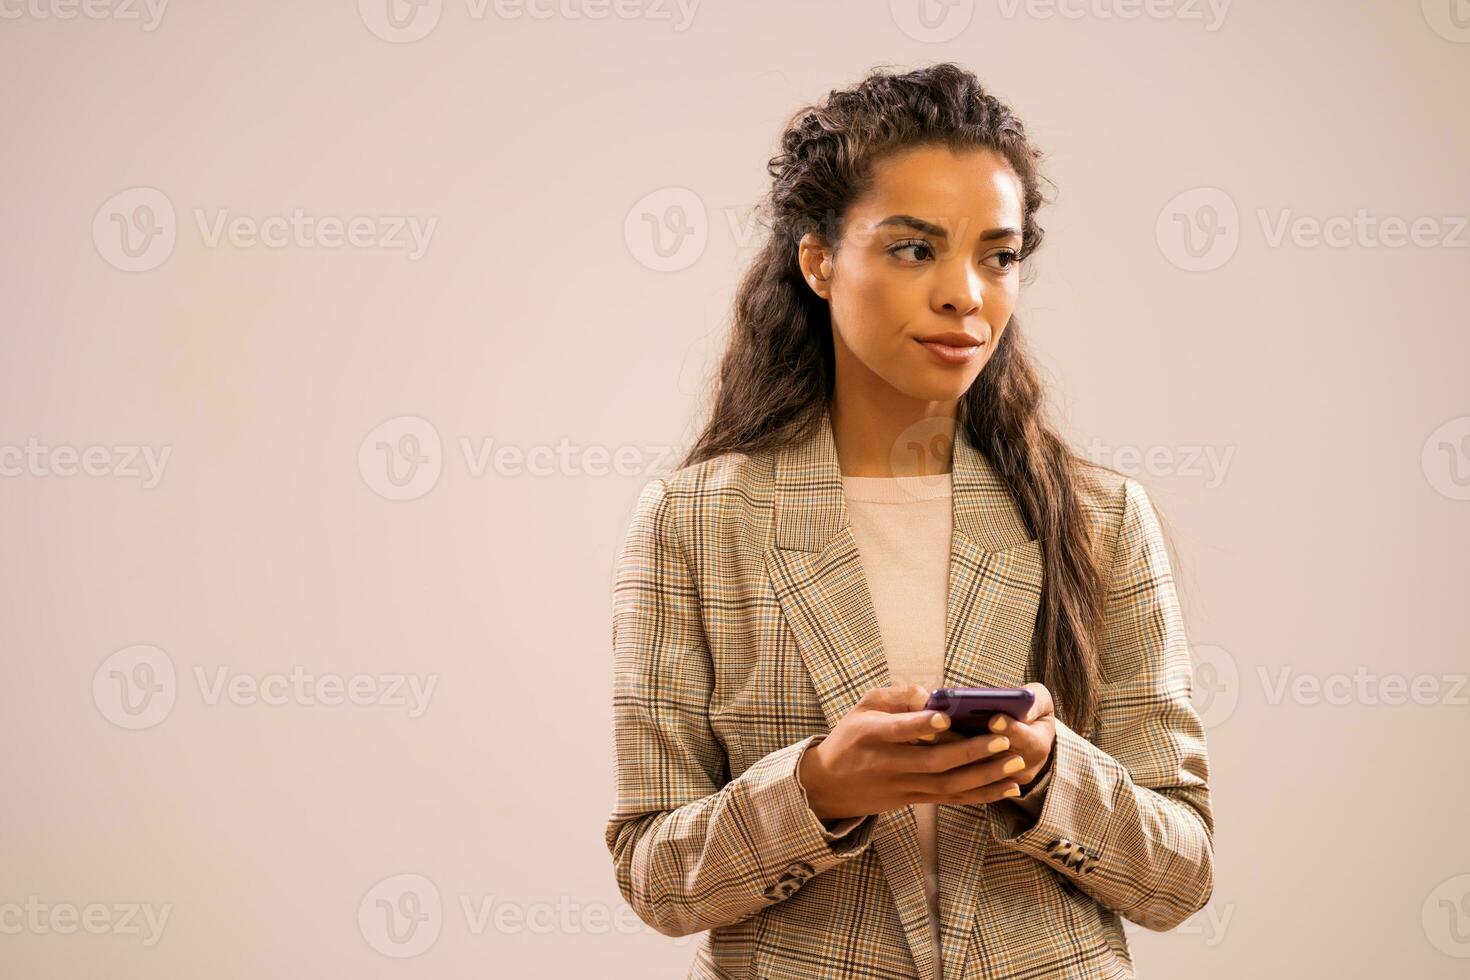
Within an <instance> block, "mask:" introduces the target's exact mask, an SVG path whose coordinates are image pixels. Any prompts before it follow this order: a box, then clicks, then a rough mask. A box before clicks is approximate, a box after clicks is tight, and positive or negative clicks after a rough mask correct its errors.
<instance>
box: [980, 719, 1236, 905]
mask: <svg viewBox="0 0 1470 980" xmlns="http://www.w3.org/2000/svg"><path fill="white" fill-rule="evenodd" d="M1176 734H1177V733H1176ZM1053 753H1054V761H1053V763H1052V769H1051V772H1050V778H1049V784H1048V786H1047V788H1046V791H1045V798H1044V801H1043V802H1042V805H1041V807H1040V812H1039V813H1038V814H1037V815H1036V816H1034V817H1033V816H1031V815H1030V814H1028V813H1025V812H1024V811H1019V810H1016V809H1007V810H998V811H996V813H995V815H994V819H995V821H996V826H997V832H996V836H997V839H998V841H999V842H1000V843H1001V844H1002V845H1004V846H1007V847H1011V848H1013V849H1015V850H1018V851H1021V852H1023V853H1026V854H1030V855H1031V856H1033V857H1035V858H1036V859H1037V860H1040V861H1043V862H1044V863H1046V864H1047V865H1048V866H1049V867H1050V868H1052V869H1053V870H1054V871H1056V872H1057V873H1058V874H1061V875H1063V876H1064V877H1066V878H1067V879H1069V880H1070V881H1071V882H1072V883H1073V884H1074V885H1076V886H1077V887H1078V888H1079V889H1081V890H1082V891H1085V892H1087V893H1088V894H1089V895H1092V896H1093V897H1094V898H1095V899H1097V900H1098V901H1099V902H1100V903H1102V904H1103V905H1105V906H1106V907H1107V908H1109V909H1111V910H1113V911H1114V912H1116V913H1118V914H1119V915H1122V916H1124V917H1125V918H1127V919H1129V920H1131V921H1133V922H1135V923H1137V924H1139V925H1141V926H1144V927H1145V928H1148V929H1153V930H1156V931H1163V930H1166V929H1171V928H1173V927H1174V926H1176V925H1178V924H1179V923H1180V922H1182V921H1184V920H1185V919H1186V918H1188V917H1189V916H1190V915H1192V914H1193V913H1194V912H1195V911H1197V910H1198V909H1200V908H1202V907H1203V906H1204V905H1205V903H1206V902H1208V901H1209V898H1210V894H1211V892H1212V891H1213V889H1214V851H1213V839H1212V838H1213V829H1214V826H1213V821H1212V817H1211V815H1210V806H1209V791H1208V789H1207V787H1206V785H1205V781H1204V774H1203V772H1201V771H1191V770H1190V769H1189V767H1188V764H1186V767H1185V768H1184V769H1183V770H1181V772H1180V773H1179V774H1178V775H1179V776H1182V777H1183V778H1176V779H1175V782H1174V784H1173V785H1169V786H1154V787H1148V786H1144V785H1140V784H1139V783H1138V782H1135V780H1134V778H1133V776H1132V775H1131V774H1130V772H1129V770H1128V768H1127V767H1126V766H1124V765H1123V763H1121V762H1119V761H1118V760H1117V759H1115V758H1114V757H1113V756H1111V755H1109V754H1108V753H1107V752H1105V751H1104V750H1102V749H1100V748H1099V747H1098V746H1096V745H1094V744H1093V743H1092V742H1090V741H1088V740H1087V739H1085V738H1083V737H1082V736H1081V735H1079V734H1077V733H1076V732H1074V731H1072V729H1071V728H1069V727H1067V726H1066V725H1065V724H1064V723H1062V722H1061V721H1060V720H1058V722H1057V740H1056V744H1055V746H1054V747H1053ZM1188 757H1189V758H1195V759H1202V756H1199V755H1193V754H1191V755H1189V756H1188Z"/></svg>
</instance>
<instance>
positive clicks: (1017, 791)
mask: <svg viewBox="0 0 1470 980" xmlns="http://www.w3.org/2000/svg"><path fill="white" fill-rule="evenodd" d="M1000 795H1001V796H1020V795H1021V787H1019V786H1009V787H1007V788H1006V791H1005V792H1004V793H1002V794H1000Z"/></svg>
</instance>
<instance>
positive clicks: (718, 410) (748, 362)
mask: <svg viewBox="0 0 1470 980" xmlns="http://www.w3.org/2000/svg"><path fill="white" fill-rule="evenodd" d="M920 145H934V146H943V147H948V148H950V149H953V150H956V151H960V150H969V149H978V148H988V149H991V150H994V151H996V152H998V153H1000V154H1001V155H1002V156H1003V157H1004V158H1005V159H1006V160H1007V161H1009V163H1010V165H1011V167H1012V168H1014V170H1015V172H1016V175H1017V176H1018V177H1019V178H1020V182H1021V187H1022V190H1023V193H1024V221H1023V227H1022V246H1021V249H1020V252H1019V253H1018V258H1019V259H1020V260H1024V259H1025V258H1026V257H1027V256H1029V255H1030V254H1032V253H1033V252H1034V251H1035V250H1036V249H1037V247H1039V246H1040V245H1041V241H1042V236H1043V233H1042V229H1041V227H1040V226H1039V225H1038V224H1037V223H1036V211H1037V209H1038V208H1039V207H1040V206H1041V204H1042V203H1043V201H1044V199H1043V196H1042V193H1041V189H1040V183H1041V181H1042V180H1044V179H1045V178H1043V177H1041V176H1040V174H1039V173H1038V170H1037V165H1038V163H1039V161H1040V159H1041V157H1042V154H1041V152H1040V151H1039V150H1038V149H1036V148H1035V147H1034V146H1032V145H1031V142H1030V141H1029V140H1028V139H1027V137H1026V132H1025V129H1024V127H1023V126H1022V124H1021V121H1020V120H1019V119H1018V118H1016V116H1015V115H1014V114H1013V113H1012V112H1011V110H1010V109H1009V108H1008V107H1007V106H1006V105H1004V104H1003V103H1001V102H1000V101H999V100H998V99H996V98H995V97H994V96H993V95H990V94H989V93H987V92H986V91H985V90H984V88H983V87H982V86H981V84H980V82H979V80H978V79H977V78H976V77H975V76H974V75H973V74H972V73H970V72H969V71H966V70H965V69H963V68H961V67H959V66H957V65H955V64H952V63H944V64H938V65H933V66H930V67H926V68H920V69H917V70H914V71H910V72H907V73H904V74H896V73H892V72H889V71H887V70H883V69H879V70H875V71H873V72H872V73H871V74H869V75H868V77H866V78H865V79H863V80H862V81H861V82H859V83H858V84H857V85H855V86H853V87H851V88H848V89H843V90H834V91H832V92H830V93H828V95H827V97H826V98H825V99H823V100H822V101H821V102H820V103H818V104H816V105H811V106H807V107H805V108H803V109H801V110H799V111H797V112H796V113H795V114H794V115H793V116H792V117H791V118H790V120H789V122H788V123H787V125H786V128H785V130H784V132H783V133H782V134H781V152H780V153H778V154H777V155H776V156H774V157H772V158H770V160H769V161H768V163H767V171H768V172H769V174H770V176H771V181H772V183H771V188H770V191H769V194H768V195H767V196H766V197H765V198H764V199H763V200H762V201H761V204H760V208H759V216H760V218H761V220H762V224H763V225H764V226H766V227H767V228H768V229H769V232H770V233H769V234H768V235H767V236H766V238H765V240H764V243H763V244H762V246H761V248H760V251H759V252H758V254H757V255H756V257H755V259H754V261H753V262H752V264H751V266H750V267H749V269H748V270H747V271H746V273H745V274H744V276H743V278H742V279H741V282H740V284H739V287H738V288H737V290H736V294H735V301H734V311H733V324H732V329H731V336H730V340H729V344H728V346H727V348H726V350H725V353H724V355H723V357H722V359H721V361H720V366H719V374H718V379H717V381H716V384H715V386H714V389H713V393H712V395H713V397H712V408H711V411H710V417H709V421H708V422H707V423H706V425H705V427H704V429H703V431H702V433H701V434H700V436H699V437H698V439H697V440H696V441H695V443H694V444H693V446H692V447H691V448H690V449H689V451H688V453H687V454H686V455H685V457H684V460H683V461H682V463H681V464H680V465H681V466H686V465H690V464H693V463H698V462H700V461H702V460H706V459H711V458H714V457H716V456H719V455H722V454H724V453H727V452H732V451H734V452H744V453H755V452H760V451H763V450H768V449H775V448H778V447H780V446H783V445H785V444H787V443H790V442H793V441H796V440H800V439H803V438H805V437H807V436H808V435H810V434H811V432H812V427H813V426H814V425H816V424H818V423H819V421H820V419H821V417H822V415H823V414H824V413H825V412H826V411H827V410H828V406H829V404H830V401H831V398H832V395H833V390H834V382H835V361H834V356H833V349H832V345H833V339H832V322H831V315H830V309H829V307H828V304H827V301H826V300H824V299H823V298H821V297H820V296H818V295H817V294H816V293H815V292H814V291H813V290H812V289H811V288H809V287H808V285H807V284H806V282H805V280H804V278H803V275H802V270H801V267H800V265H799V263H798V259H797V255H798V251H797V243H798V242H799V241H800V240H801V238H802V236H803V235H804V234H805V233H806V232H807V231H808V230H815V231H816V232H818V233H819V234H820V235H821V236H822V237H823V239H824V241H825V242H827V243H830V244H831V245H832V246H833V247H834V248H836V247H839V245H840V237H841V229H842V220H843V217H844V215H845V214H846V213H847V211H848V208H849V206H850V205H851V204H852V203H853V202H854V201H855V200H857V199H858V198H859V197H860V196H861V195H862V194H863V193H864V192H865V191H866V190H868V189H869V188H870V187H871V186H872V185H871V182H872V175H873V165H874V163H875V162H876V161H878V160H879V159H881V158H882V157H884V156H885V155H887V154H890V153H893V152H896V151H899V150H903V149H907V148H910V147H914V146H920ZM1018 327H1019V325H1018V323H1017V322H1016V318H1015V317H1012V318H1011V321H1010V323H1009V324H1008V325H1007V328H1006V329H1005V331H1004V332H1003V333H1002V335H1001V339H1000V343H999V344H998V345H997V346H996V349H995V351H994V353H993V354H992V355H991V358H990V361H989V362H988V363H987V364H986V366H985V368H984V370H983V371H981V373H980V375H979V376H978V377H977V378H976V379H975V382H974V383H973V384H972V385H971V386H970V388H969V389H968V390H967V391H966V392H965V394H964V395H963V396H962V397H961V398H960V400H959V405H958V408H957V410H956V425H957V426H963V427H964V429H965V431H966V433H967V434H968V435H969V437H970V440H971V442H972V443H973V444H974V445H975V446H976V447H978V448H979V450H980V451H981V452H982V453H983V454H984V455H985V458H986V459H987V460H988V461H989V462H990V464H991V465H992V466H993V467H994V468H995V469H996V471H997V472H998V473H999V474H1000V476H1001V477H1002V478H1003V479H1004V480H1005V482H1006V485H1007V487H1008V489H1009V490H1010V492H1011V494H1012V495H1013V497H1014V498H1015V500H1016V503H1017V505H1018V507H1019V509H1020V512H1021V515H1022V516H1023V518H1024V519H1025V521H1026V524H1027V527H1028V528H1029V530H1030V531H1031V533H1032V534H1033V535H1034V536H1035V538H1036V539H1037V540H1038V541H1039V543H1040V551H1041V555H1042V560H1043V562H1044V575H1045V580H1044V582H1045V584H1044V588H1043V592H1042V597H1041V602H1040V608H1039V609H1038V612H1037V624H1036V626H1037V628H1036V633H1035V640H1034V644H1033V649H1032V658H1033V673H1034V675H1035V676H1036V677H1037V678H1038V679H1039V680H1040V681H1041V682H1042V683H1043V684H1045V685H1046V687H1047V689H1048V690H1050V691H1051V692H1052V694H1053V697H1054V699H1055V701H1056V709H1057V715H1058V717H1060V718H1061V719H1062V720H1063V721H1065V722H1066V723H1067V724H1068V725H1069V726H1071V727H1072V728H1073V729H1074V730H1076V731H1079V732H1083V733H1088V732H1090V731H1091V730H1092V728H1093V726H1094V724H1095V722H1096V720H1097V701H1098V692H1097V689H1098V685H1099V679H1100V668H1099V663H1098V652H1097V637H1098V636H1099V635H1100V634H1099V632H1098V631H1099V630H1100V628H1101V622H1102V613H1103V606H1104V602H1105V596H1104V595H1103V591H1104V589H1105V588H1106V582H1105V575H1104V573H1103V570H1102V569H1101V568H1100V567H1099V563H1098V559H1097V557H1096V554H1097V553H1096V550H1095V546H1094V543H1093V541H1092V540H1091V533H1090V531H1089V526H1088V522H1087V519H1086V517H1085V515H1084V514H1083V512H1082V508H1081V504H1080V501H1079V499H1078V493H1077V487H1076V481H1077V479H1078V471H1077V468H1078V467H1079V466H1088V467H1095V466H1098V464H1096V463H1093V462H1092V461H1091V460H1088V459H1086V458H1085V457H1082V456H1080V455H1078V454H1076V453H1074V452H1073V451H1072V450H1071V448H1070V447H1069V446H1068V445H1067V444H1066V443H1065V442H1064V441H1063V439H1062V438H1061V437H1060V436H1059V435H1058V434H1057V433H1056V431H1055V430H1054V429H1053V427H1052V426H1051V425H1050V424H1049V423H1048V421H1047V420H1046V418H1045V417H1044V410H1043V404H1042V402H1043V387H1042V384H1041V381H1040V379H1039V377H1038V375H1037V373H1036V371H1035V370H1034V368H1033V367H1032V364H1031V361H1030V359H1029V357H1028V355H1027V352H1026V347H1025V344H1024V342H1023V338H1022V334H1021V331H1020V330H1019V329H1018ZM1099 468H1101V469H1110V468H1109V467H1099ZM1113 472H1116V471H1113Z"/></svg>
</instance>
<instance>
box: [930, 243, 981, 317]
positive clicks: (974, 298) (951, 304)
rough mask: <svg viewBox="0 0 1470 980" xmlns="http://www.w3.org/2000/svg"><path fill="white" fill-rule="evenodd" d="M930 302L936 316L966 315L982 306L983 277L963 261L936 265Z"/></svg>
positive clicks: (962, 259)
mask: <svg viewBox="0 0 1470 980" xmlns="http://www.w3.org/2000/svg"><path fill="white" fill-rule="evenodd" d="M931 303H932V305H933V307H934V311H935V312H936V313H952V314H958V315H959V316H962V317H964V316H970V315H972V314H974V313H976V312H978V311H979V310H980V308H981V307H982V306H984V305H985V278H984V277H983V276H982V275H981V274H980V270H979V269H977V268H975V267H974V265H973V264H972V263H971V262H970V261H968V260H967V259H965V258H962V257H960V256H955V257H954V258H952V259H951V260H950V261H948V262H944V263H942V264H940V265H939V267H938V269H937V278H936V279H935V281H934V292H933V295H932V299H931Z"/></svg>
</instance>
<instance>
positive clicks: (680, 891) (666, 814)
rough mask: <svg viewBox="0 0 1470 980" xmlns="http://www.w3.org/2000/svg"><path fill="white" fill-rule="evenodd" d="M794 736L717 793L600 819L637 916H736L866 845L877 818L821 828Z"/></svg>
mask: <svg viewBox="0 0 1470 980" xmlns="http://www.w3.org/2000/svg"><path fill="white" fill-rule="evenodd" d="M822 737H823V736H812V737H810V738H807V739H803V740H802V741H800V742H796V743H793V744H792V745H789V746H786V747H785V748H783V749H779V750H777V751H776V752H772V753H771V754H770V755H768V756H766V757H765V758H763V759H761V760H759V761H758V762H756V763H755V764H754V765H752V766H751V767H750V768H749V769H748V770H746V771H745V772H744V773H742V774H741V775H740V776H738V777H736V778H735V779H733V780H731V781H730V782H728V783H726V784H725V786H724V787H722V788H721V789H720V790H719V791H717V792H715V793H712V794H710V795H708V796H706V797H704V798H702V799H699V800H695V801H693V802H690V803H687V804H685V805H683V806H680V807H678V808H675V809H671V810H661V811H654V812H644V813H641V814H626V813H620V814H616V815H614V817H613V819H612V820H611V821H610V822H609V824H608V829H607V844H608V848H609V850H610V851H611V852H612V855H613V860H614V866H615V869H616V873H617V879H618V887H619V889H620V891H621V892H622V894H623V897H624V898H625V899H626V900H627V902H628V904H629V905H631V906H632V907H633V909H634V910H635V911H636V912H637V913H638V916H639V918H641V919H642V920H643V921H644V922H647V923H648V924H649V925H650V926H652V927H653V928H654V929H656V930H658V931H659V932H661V933H663V934H664V935H668V936H684V935H689V934H690V933H695V932H699V931H702V930H705V929H710V928H714V927H716V926H720V925H727V924H730V923H734V922H739V921H741V920H742V919H745V918H748V917H749V916H751V915H753V914H755V913H756V912H759V911H761V910H762V909H764V908H766V907H768V906H770V905H771V904H772V903H774V902H778V901H782V900H784V899H786V898H788V897H789V896H790V895H792V894H794V893H795V892H796V890H797V889H799V888H800V887H801V885H802V884H803V883H805V881H807V880H808V879H810V878H811V877H814V876H815V875H818V874H821V873H822V872H823V871H826V870H828V869H829V868H831V867H833V866H835V865H837V864H840V863H841V862H843V861H845V860H848V859H850V858H853V857H856V856H857V855H859V854H861V853H862V852H863V851H865V850H866V849H867V847H868V845H869V838H870V837H871V834H872V829H873V826H874V823H875V821H874V820H873V819H867V818H865V819H863V820H860V821H856V822H853V821H846V820H844V821H840V822H839V823H838V824H837V828H838V832H836V833H834V832H833V831H832V830H828V829H827V828H825V827H824V826H823V825H822V823H821V822H820V821H819V820H818V819H817V817H816V815H815V814H814V813H813V812H812V811H811V807H810V805H809V804H808V802H807V798H806V795H805V793H804V791H803V790H802V787H801V783H800V780H799V779H798V775H797V772H798V768H797V767H798V765H799V761H800V756H801V753H802V751H803V750H804V749H806V748H807V747H809V745H810V744H814V742H815V741H818V740H820V739H821V738H822Z"/></svg>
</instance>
